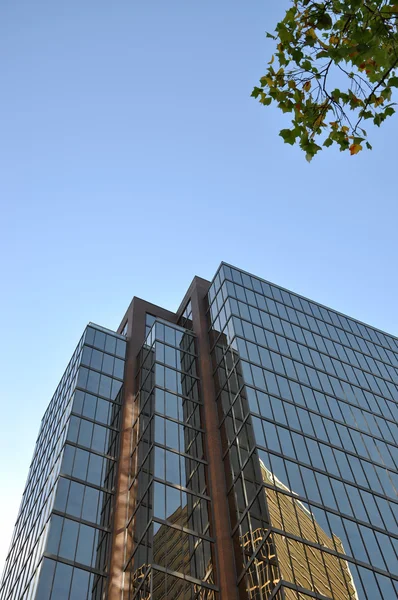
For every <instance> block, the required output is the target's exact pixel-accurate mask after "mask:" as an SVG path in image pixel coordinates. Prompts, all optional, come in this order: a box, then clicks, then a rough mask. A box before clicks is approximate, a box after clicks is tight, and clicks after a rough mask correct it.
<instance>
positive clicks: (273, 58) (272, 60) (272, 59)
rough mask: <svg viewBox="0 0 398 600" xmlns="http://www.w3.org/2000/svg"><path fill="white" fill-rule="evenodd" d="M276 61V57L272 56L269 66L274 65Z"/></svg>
mask: <svg viewBox="0 0 398 600" xmlns="http://www.w3.org/2000/svg"><path fill="white" fill-rule="evenodd" d="M274 60H275V56H274V55H272V58H271V60H270V61H269V63H268V64H269V65H272V63H273V62H274Z"/></svg>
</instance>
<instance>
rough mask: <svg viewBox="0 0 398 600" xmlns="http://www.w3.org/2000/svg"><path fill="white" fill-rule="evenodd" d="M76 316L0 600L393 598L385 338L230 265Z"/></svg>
mask: <svg viewBox="0 0 398 600" xmlns="http://www.w3.org/2000/svg"><path fill="white" fill-rule="evenodd" d="M118 332H119V333H114V332H112V331H109V330H107V329H104V328H102V327H100V326H97V325H93V324H89V326H88V327H87V328H86V330H85V332H84V334H83V336H82V338H81V340H80V342H79V344H78V346H77V348H76V350H75V352H74V354H73V357H72V359H71V361H70V363H69V365H68V367H67V369H66V371H65V373H64V375H63V377H62V379H61V382H60V384H59V386H58V388H57V390H56V392H55V394H54V397H53V399H52V400H51V402H50V404H49V407H48V409H47V411H46V413H45V415H44V417H43V420H42V425H41V429H40V432H39V436H38V440H37V443H36V448H35V452H34V456H33V460H32V464H31V467H30V471H29V476H28V480H27V483H26V489H25V492H24V495H23V499H22V503H21V508H20V511H19V515H18V519H17V523H16V527H15V531H14V535H13V539H12V542H11V547H10V551H9V555H8V557H7V562H6V565H5V570H4V573H3V579H2V583H1V587H0V600H311V599H312V600H394V599H397V598H398V493H397V491H398V447H397V446H398V444H397V442H398V424H397V422H398V338H396V337H393V336H391V335H388V334H386V333H383V332H381V331H379V330H377V329H375V328H373V327H370V326H368V325H364V324H363V323H360V322H358V321H356V320H354V319H351V318H349V317H347V316H344V315H342V314H339V313H337V312H336V311H333V310H331V309H328V308H326V307H324V306H321V305H319V304H317V303H315V302H312V301H310V300H308V299H305V298H303V297H301V296H298V295H296V294H294V293H292V292H289V291H287V290H284V289H282V288H280V287H278V286H276V285H274V284H271V283H269V282H266V281H264V280H262V279H260V278H258V277H254V276H252V275H249V274H247V273H245V272H243V271H240V270H239V269H236V268H234V267H232V266H229V265H226V264H224V263H223V264H222V265H221V266H220V268H219V270H218V271H217V273H216V276H215V277H214V279H213V281H212V282H208V281H206V280H203V279H201V278H198V277H195V278H194V280H193V282H192V283H191V286H190V287H189V289H188V291H187V293H186V295H185V297H184V300H183V301H182V303H181V306H180V308H179V309H178V310H177V312H176V313H172V312H169V311H167V310H166V309H164V308H162V307H159V306H156V305H153V304H150V303H148V302H146V301H144V300H141V299H139V298H134V299H133V301H132V303H131V304H130V306H129V308H128V309H127V312H126V314H125V315H124V317H123V319H122V320H121V324H120V327H119V329H118Z"/></svg>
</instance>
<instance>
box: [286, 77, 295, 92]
mask: <svg viewBox="0 0 398 600" xmlns="http://www.w3.org/2000/svg"><path fill="white" fill-rule="evenodd" d="M287 85H288V86H289V87H290V89H291V90H295V89H296V84H295V83H294V81H292V80H291V79H290V80H289V82H288V84H287Z"/></svg>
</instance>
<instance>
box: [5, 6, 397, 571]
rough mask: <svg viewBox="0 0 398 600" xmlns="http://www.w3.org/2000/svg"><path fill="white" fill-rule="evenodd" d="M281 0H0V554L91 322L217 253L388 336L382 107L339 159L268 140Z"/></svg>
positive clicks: (108, 318) (390, 216)
mask: <svg viewBox="0 0 398 600" xmlns="http://www.w3.org/2000/svg"><path fill="white" fill-rule="evenodd" d="M288 5H289V0H273V1H270V0H261V1H260V0H251V1H250V2H248V1H247V0H246V1H244V0H218V1H217V2H215V1H214V0H201V1H200V2H193V1H192V0H168V1H165V0H134V1H131V0H130V1H127V0H119V1H118V2H109V1H105V0H84V2H82V1H81V0H68V1H67V2H62V1H61V0H55V1H54V0H36V1H35V2H32V0H4V1H3V2H2V3H0V73H1V94H0V172H1V175H0V202H1V219H0V260H1V281H2V287H1V289H2V293H1V295H0V303H1V306H0V318H1V335H2V339H3V342H2V344H1V348H0V353H1V356H0V365H1V377H0V398H1V420H0V429H1V431H0V477H1V482H2V493H1V494H0V502H1V506H0V519H1V522H0V568H1V565H2V564H3V560H4V558H5V554H6V551H7V548H8V545H9V541H10V537H11V532H12V528H13V524H14V521H15V518H16V513H17V511H18V506H19V501H20V498H21V495H22V491H23V487H24V484H25V479H26V475H27V471H28V467H29V463H30V460H31V457H32V452H33V447H34V443H35V439H36V435H37V431H38V428H39V423H40V419H41V416H42V414H43V412H44V410H45V408H46V406H47V404H48V402H49V400H50V398H51V396H52V393H53V391H54V390H55V387H56V385H57V383H58V381H59V379H60V377H61V375H62V373H63V370H64V368H65V367H66V365H67V363H68V360H69V358H70V357H71V355H72V352H73V350H74V347H75V345H76V343H77V341H78V340H79V337H80V335H81V333H82V331H83V328H84V327H85V325H86V323H87V322H88V321H94V322H96V323H99V324H101V325H104V326H106V327H109V328H112V329H113V328H116V327H117V326H118V324H119V322H120V319H121V318H122V316H123V314H124V311H125V309H126V308H127V305H128V303H129V302H130V299H131V297H132V296H133V295H137V296H140V297H143V298H145V299H147V300H150V301H152V302H155V303H157V304H160V305H162V306H165V307H166V308H169V309H171V310H175V309H176V307H177V306H178V304H179V302H180V300H181V299H182V296H183V294H184V292H185V290H186V288H187V287H188V285H189V283H190V281H191V279H192V277H193V276H194V275H200V276H202V277H205V278H211V277H212V276H213V274H214V272H215V270H216V268H217V266H218V264H219V262H220V261H221V260H225V261H227V262H230V263H233V264H236V265H237V266H239V267H241V268H243V269H246V270H248V271H251V272H253V273H255V274H257V275H260V276H263V277H264V278H266V279H269V280H271V281H274V282H275V283H278V284H280V285H283V286H285V287H287V288H290V289H292V290H294V291H297V292H299V293H302V294H304V295H306V296H309V297H311V298H313V299H315V300H318V301H320V302H323V303H324V304H327V305H329V306H332V307H333V308H336V309H338V310H341V311H343V312H345V313H348V314H350V315H352V316H355V317H357V318H359V319H361V320H364V321H366V322H368V323H370V324H372V325H375V326H378V327H380V328H381V329H385V330H387V331H389V332H391V333H395V334H397V333H398V314H397V300H396V298H397V292H398V284H397V277H396V275H397V232H396V229H397V217H398V210H397V200H398V191H397V190H398V183H397V139H398V135H397V134H398V119H397V118H394V117H393V118H392V119H390V120H389V122H388V124H387V125H386V126H385V127H384V128H381V129H380V130H377V131H372V136H371V138H372V139H371V143H372V144H373V146H374V150H373V152H368V153H365V152H363V153H362V155H361V154H360V155H358V156H356V157H352V158H351V157H349V156H348V155H345V154H340V153H339V152H338V151H335V150H334V149H331V150H329V151H326V152H324V153H322V154H323V155H320V156H319V157H316V158H315V159H314V160H313V162H312V163H311V164H310V165H309V164H308V163H307V162H306V161H305V158H304V155H303V154H302V153H301V151H299V150H298V149H295V148H292V147H291V146H288V145H284V144H283V141H282V140H281V138H279V137H278V135H277V134H278V131H279V129H281V128H282V127H286V126H287V124H288V115H284V116H283V115H280V114H279V112H278V110H277V109H273V108H268V109H267V108H264V107H261V106H260V105H258V104H257V103H256V102H255V101H254V100H253V99H252V98H250V93H251V89H252V87H253V85H255V84H256V83H257V80H258V79H259V77H260V76H261V75H262V74H263V72H264V71H265V67H266V62H267V61H268V60H269V59H270V55H271V53H272V45H271V43H270V41H269V40H266V38H265V31H266V30H272V29H273V27H274V25H275V23H276V22H277V20H278V18H279V17H281V16H282V14H283V12H284V9H285V8H286V7H287V6H288ZM368 129H370V128H369V127H368ZM199 228H200V229H201V230H203V229H204V231H205V234H206V235H205V237H203V235H201V236H200V238H199V237H198V234H197V231H198V229H199Z"/></svg>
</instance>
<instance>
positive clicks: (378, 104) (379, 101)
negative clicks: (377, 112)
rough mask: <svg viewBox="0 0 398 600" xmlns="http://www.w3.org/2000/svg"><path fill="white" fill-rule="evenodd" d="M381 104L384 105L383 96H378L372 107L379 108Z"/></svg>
mask: <svg viewBox="0 0 398 600" xmlns="http://www.w3.org/2000/svg"><path fill="white" fill-rule="evenodd" d="M383 103H384V98H383V96H379V97H378V98H376V100H375V102H374V105H375V106H380V104H383Z"/></svg>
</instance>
